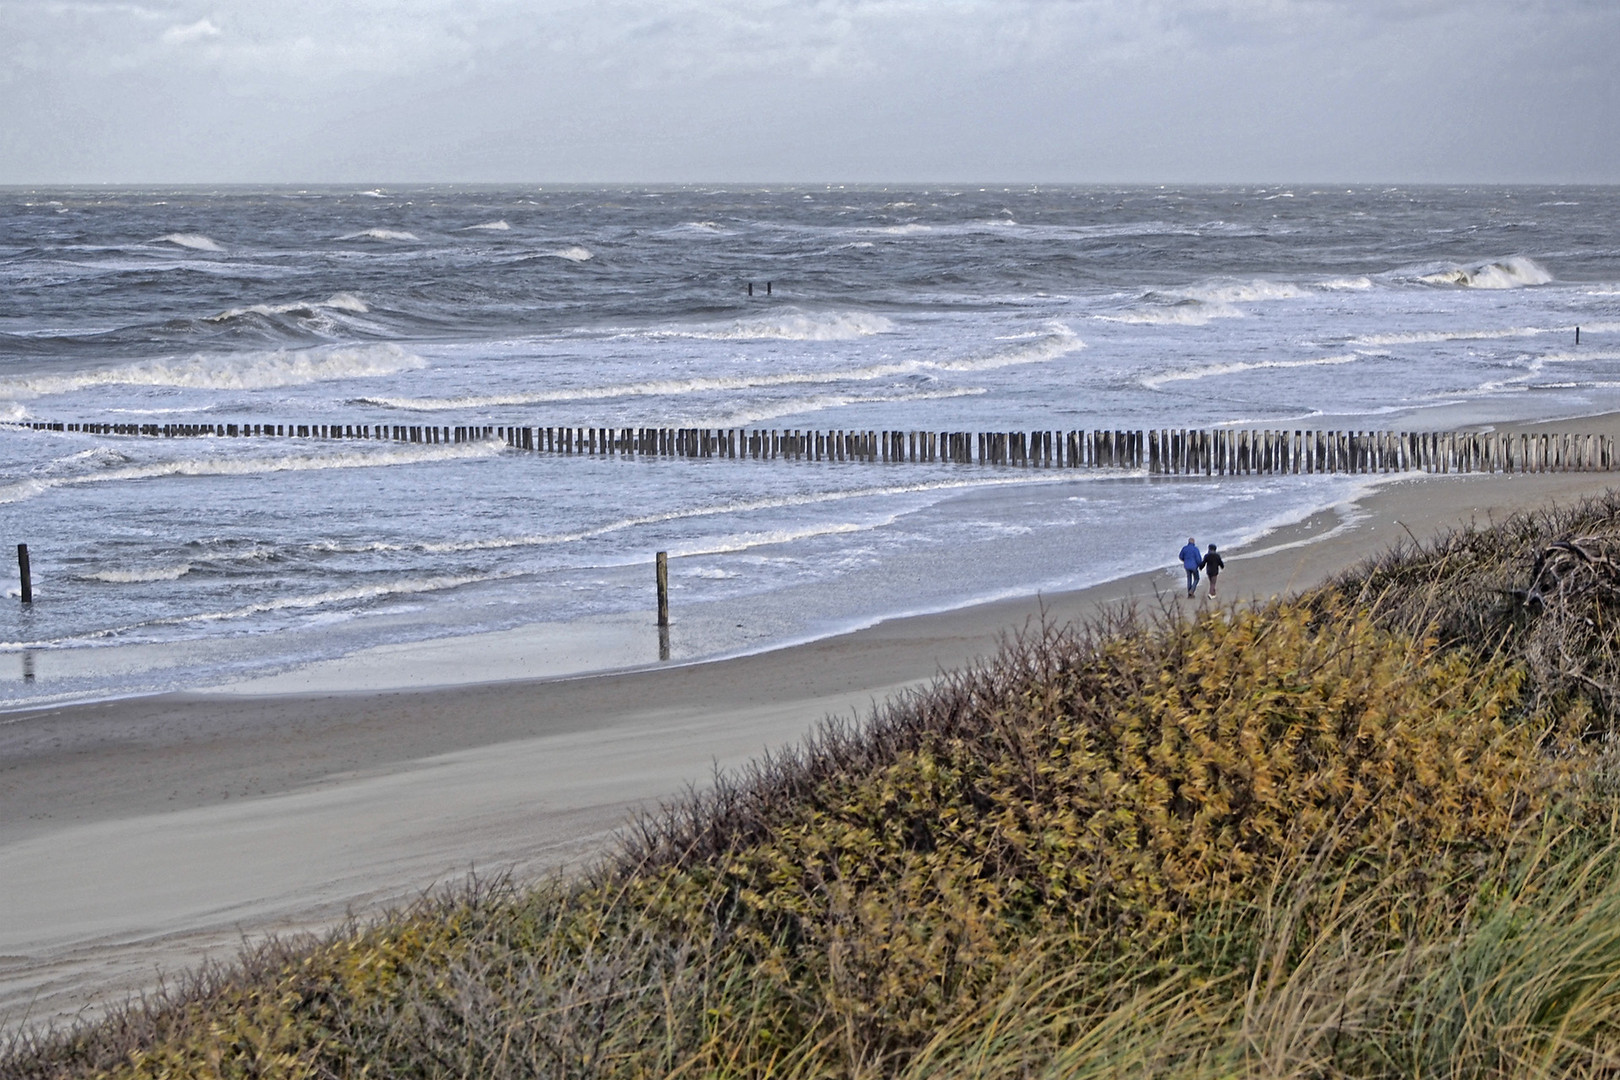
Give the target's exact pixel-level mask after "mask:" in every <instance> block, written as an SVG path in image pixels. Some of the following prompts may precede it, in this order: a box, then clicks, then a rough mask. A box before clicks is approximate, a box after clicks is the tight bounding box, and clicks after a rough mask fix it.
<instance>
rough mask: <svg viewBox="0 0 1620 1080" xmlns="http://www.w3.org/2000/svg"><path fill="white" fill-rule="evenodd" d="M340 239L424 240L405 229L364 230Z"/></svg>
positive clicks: (347, 234)
mask: <svg viewBox="0 0 1620 1080" xmlns="http://www.w3.org/2000/svg"><path fill="white" fill-rule="evenodd" d="M338 239H339V240H395V241H420V240H421V239H422V238H421V237H420V236H417V235H416V234H415V233H413V232H406V231H405V230H404V229H362V230H360V231H359V232H352V233H346V234H345V235H343V236H340V237H338Z"/></svg>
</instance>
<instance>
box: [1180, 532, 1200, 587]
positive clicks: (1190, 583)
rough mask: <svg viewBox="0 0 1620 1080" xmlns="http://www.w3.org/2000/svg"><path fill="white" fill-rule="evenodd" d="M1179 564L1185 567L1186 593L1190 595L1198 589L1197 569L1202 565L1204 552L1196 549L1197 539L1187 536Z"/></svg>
mask: <svg viewBox="0 0 1620 1080" xmlns="http://www.w3.org/2000/svg"><path fill="white" fill-rule="evenodd" d="M1181 565H1182V566H1184V567H1186V569H1187V595H1188V596H1191V595H1192V594H1193V593H1195V592H1197V591H1198V571H1199V570H1201V569H1203V566H1204V553H1203V552H1201V551H1199V550H1198V541H1196V540H1194V539H1193V538H1192V537H1190V536H1189V537H1187V545H1186V546H1185V547H1183V548H1182V549H1181Z"/></svg>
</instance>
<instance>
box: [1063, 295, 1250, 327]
mask: <svg viewBox="0 0 1620 1080" xmlns="http://www.w3.org/2000/svg"><path fill="white" fill-rule="evenodd" d="M1242 317H1243V312H1241V311H1239V310H1238V309H1237V308H1235V307H1233V306H1232V305H1230V304H1205V303H1201V302H1199V301H1197V300H1180V301H1177V302H1175V303H1172V304H1167V305H1165V306H1163V307H1156V308H1147V309H1144V310H1139V311H1126V312H1121V313H1120V314H1118V315H1097V316H1094V318H1097V319H1100V320H1102V321H1103V322H1116V323H1127V324H1133V325H1141V326H1203V325H1205V324H1206V323H1209V322H1211V321H1212V320H1214V319H1241V318H1242Z"/></svg>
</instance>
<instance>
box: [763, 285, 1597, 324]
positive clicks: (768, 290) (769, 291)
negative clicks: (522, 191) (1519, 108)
mask: <svg viewBox="0 0 1620 1080" xmlns="http://www.w3.org/2000/svg"><path fill="white" fill-rule="evenodd" d="M765 295H766V296H769V295H771V283H770V282H768V281H767V282H766V283H765ZM1580 330H1581V328H1580V327H1578V326H1577V327H1576V328H1575V332H1576V333H1580Z"/></svg>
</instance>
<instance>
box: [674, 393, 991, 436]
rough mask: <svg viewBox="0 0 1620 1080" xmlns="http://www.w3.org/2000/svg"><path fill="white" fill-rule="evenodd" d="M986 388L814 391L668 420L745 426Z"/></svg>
mask: <svg viewBox="0 0 1620 1080" xmlns="http://www.w3.org/2000/svg"><path fill="white" fill-rule="evenodd" d="M987 392H988V391H986V390H985V388H984V387H982V386H964V387H960V388H958V389H954V390H925V391H921V392H917V393H900V394H816V395H812V396H809V397H800V398H788V399H785V400H782V401H769V402H762V403H760V404H758V405H753V406H740V407H738V408H736V409H733V410H731V411H728V412H722V413H705V414H702V415H693V416H685V417H680V418H678V419H673V420H671V421H670V426H671V427H718V428H733V427H747V426H749V425H751V424H758V423H762V422H764V421H766V420H773V419H775V418H776V417H778V416H797V415H799V414H800V413H813V412H821V411H823V410H826V409H838V408H842V407H844V406H846V405H896V404H899V403H901V402H912V401H945V400H949V399H951V398H960V397H979V396H981V395H983V394H985V393H987Z"/></svg>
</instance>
